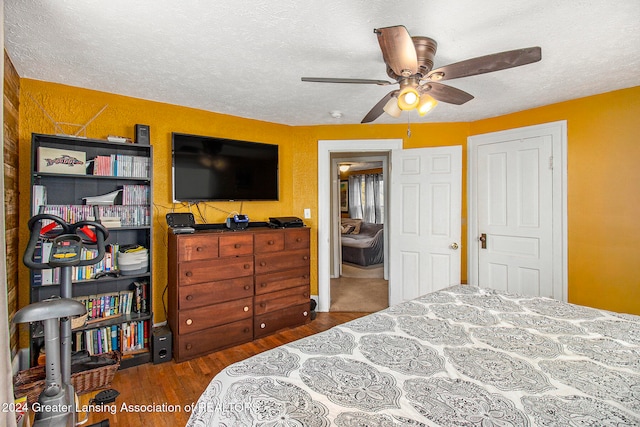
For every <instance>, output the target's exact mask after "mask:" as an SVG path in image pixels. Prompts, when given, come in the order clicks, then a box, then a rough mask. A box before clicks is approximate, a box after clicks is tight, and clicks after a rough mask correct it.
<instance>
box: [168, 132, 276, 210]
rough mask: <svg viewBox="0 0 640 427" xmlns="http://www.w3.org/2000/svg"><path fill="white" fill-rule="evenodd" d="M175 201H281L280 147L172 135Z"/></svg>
mask: <svg viewBox="0 0 640 427" xmlns="http://www.w3.org/2000/svg"><path fill="white" fill-rule="evenodd" d="M172 159H173V168H172V170H173V200H174V201H179V202H200V201H214V200H216V201H228V200H278V146H277V145H272V144H264V143H259V142H252V141H239V140H233V139H227V138H216V137H210V136H198V135H187V134H182V133H176V132H174V133H173V134H172Z"/></svg>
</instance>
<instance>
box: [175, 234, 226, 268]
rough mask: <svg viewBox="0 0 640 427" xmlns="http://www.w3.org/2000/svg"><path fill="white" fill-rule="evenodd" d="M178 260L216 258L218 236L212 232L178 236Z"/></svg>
mask: <svg viewBox="0 0 640 427" xmlns="http://www.w3.org/2000/svg"><path fill="white" fill-rule="evenodd" d="M177 241H178V245H177V247H178V262H184V261H199V260H203V259H210V258H218V237H217V236H215V235H212V234H202V235H199V234H194V235H190V236H179V237H178V238H177Z"/></svg>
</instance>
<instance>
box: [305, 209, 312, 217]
mask: <svg viewBox="0 0 640 427" xmlns="http://www.w3.org/2000/svg"><path fill="white" fill-rule="evenodd" d="M310 218H311V209H309V208H305V210H304V219H310Z"/></svg>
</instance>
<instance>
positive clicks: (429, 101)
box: [417, 93, 438, 116]
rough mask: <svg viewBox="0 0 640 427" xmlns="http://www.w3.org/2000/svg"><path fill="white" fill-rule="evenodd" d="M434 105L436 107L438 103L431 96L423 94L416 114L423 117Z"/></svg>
mask: <svg viewBox="0 0 640 427" xmlns="http://www.w3.org/2000/svg"><path fill="white" fill-rule="evenodd" d="M436 105H438V101H436V100H435V99H434V98H433V97H432V96H431V95H427V94H426V93H423V94H422V96H421V97H420V102H419V103H418V107H417V109H418V114H420V115H421V116H425V115H426V114H427V113H428V112H429V111H431V110H433V109H434V108H435V107H436Z"/></svg>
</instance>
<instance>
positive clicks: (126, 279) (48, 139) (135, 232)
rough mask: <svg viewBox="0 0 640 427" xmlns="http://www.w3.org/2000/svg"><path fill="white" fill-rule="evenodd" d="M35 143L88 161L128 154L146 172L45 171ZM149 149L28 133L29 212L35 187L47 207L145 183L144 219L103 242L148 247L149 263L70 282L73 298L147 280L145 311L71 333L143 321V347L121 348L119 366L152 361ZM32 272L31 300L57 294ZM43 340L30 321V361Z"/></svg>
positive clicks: (122, 288)
mask: <svg viewBox="0 0 640 427" xmlns="http://www.w3.org/2000/svg"><path fill="white" fill-rule="evenodd" d="M40 147H44V148H52V149H58V150H71V151H79V152H83V153H85V155H86V161H87V162H88V161H90V160H93V159H94V158H95V157H96V156H110V155H128V156H137V157H144V158H147V159H148V173H147V176H145V177H139V176H111V175H109V176H103V175H93V174H89V172H90V170H91V169H90V168H89V169H88V170H89V172H87V174H84V175H75V174H65V173H50V172H41V171H38V161H39V160H38V149H39V148H40ZM152 177H153V148H152V146H151V145H143V144H131V143H119V142H111V141H106V140H99V139H89V138H78V137H72V136H60V135H44V134H36V133H34V134H32V137H31V189H32V190H31V191H32V197H31V204H32V206H31V212H34V211H37V208H36V207H34V206H33V204H34V201H33V188H34V185H43V186H44V187H45V188H46V194H47V205H73V206H76V205H83V204H84V200H83V197H91V196H98V195H102V194H106V193H109V192H112V191H115V190H117V189H121V188H122V187H123V186H124V185H144V186H148V187H149V196H148V201H147V203H146V204H145V205H144V206H142V207H141V208H144V207H145V206H146V208H148V211H147V212H148V218H146V219H145V220H144V221H143V222H141V223H136V224H133V225H124V226H120V227H113V228H110V227H108V228H109V237H108V239H107V241H106V242H105V243H106V244H114V243H117V244H119V245H121V246H122V245H134V244H138V245H142V246H144V247H145V248H147V249H148V251H149V267H148V270H147V271H146V272H144V273H140V274H135V275H122V274H121V275H119V276H118V277H112V276H106V277H101V278H99V279H84V280H77V281H74V282H73V286H72V292H73V297H74V298H75V297H82V296H91V295H100V294H106V293H113V292H124V291H128V290H130V289H131V286H132V283H133V282H134V281H146V282H147V283H148V285H147V296H146V299H147V301H146V307H147V308H148V312H144V313H131V314H122V315H119V316H116V317H111V318H107V319H104V320H99V321H94V322H91V323H88V324H86V325H85V326H83V327H81V328H77V329H74V330H73V332H72V335H73V336H74V341H75V335H76V332H83V331H88V330H92V329H98V328H104V327H111V326H113V325H116V326H118V330H119V328H120V325H122V324H124V323H127V322H133V321H144V322H145V332H146V336H147V337H148V338H147V340H146V343H145V349H144V350H135V351H131V352H124V353H123V358H122V361H121V363H120V367H121V368H127V367H131V366H136V365H139V364H142V363H148V362H150V361H151V351H150V349H151V333H152V328H153V297H152V289H153V281H152V274H151V271H153V270H152V262H151V260H152V248H153V244H152V236H153V232H152V224H153V221H152V218H151V217H152V213H153V209H152V206H153V197H152V195H153V180H152ZM121 199H122V195H119V196H118V197H117V198H116V200H115V204H116V205H118V204H120V202H121ZM33 278H34V274H33V272H32V273H31V279H32V280H31V282H30V291H31V292H30V299H31V302H37V301H41V300H43V299H46V298H49V297H52V296H59V295H60V286H59V284H55V283H54V284H47V285H42V284H35V283H34V280H33ZM42 343H43V338H42V336H41V335H40V330H39V325H37V324H33V325H31V354H32V357H31V364H32V366H33V365H35V364H36V363H37V359H38V355H39V350H40V347H41V346H42Z"/></svg>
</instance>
